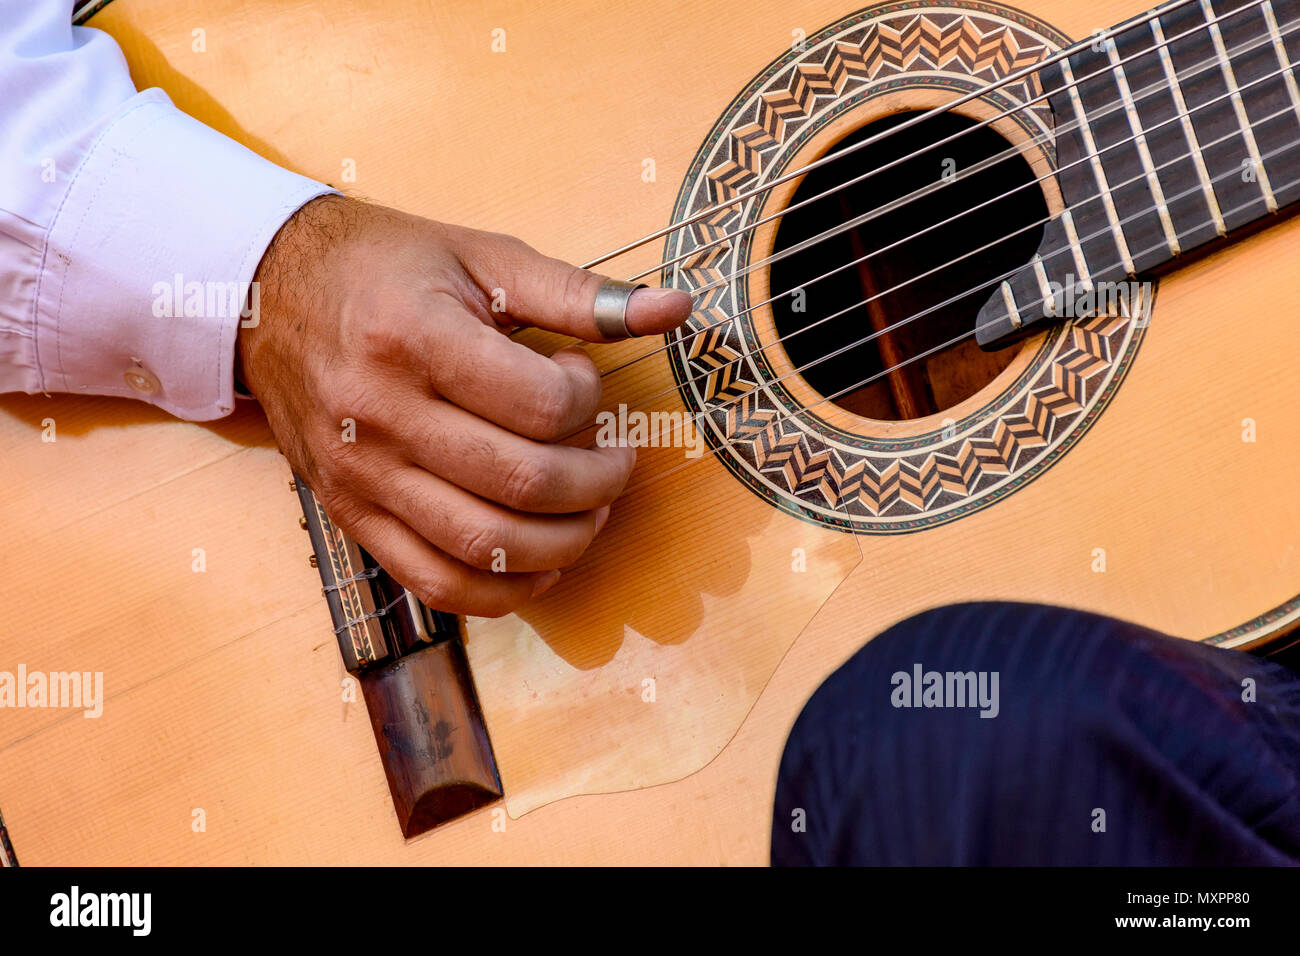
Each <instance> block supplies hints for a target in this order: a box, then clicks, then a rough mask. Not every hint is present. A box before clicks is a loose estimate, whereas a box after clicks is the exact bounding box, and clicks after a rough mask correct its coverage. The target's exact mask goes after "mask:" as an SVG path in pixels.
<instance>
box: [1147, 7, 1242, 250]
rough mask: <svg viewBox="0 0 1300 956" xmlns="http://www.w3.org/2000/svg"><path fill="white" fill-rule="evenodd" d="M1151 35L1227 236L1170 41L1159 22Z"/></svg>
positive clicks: (1213, 212)
mask: <svg viewBox="0 0 1300 956" xmlns="http://www.w3.org/2000/svg"><path fill="white" fill-rule="evenodd" d="M1151 32H1152V34H1153V35H1154V36H1155V38H1156V41H1157V44H1158V46H1157V49H1158V50H1159V56H1160V64H1161V66H1162V67H1163V68H1164V71H1165V77H1166V78H1167V79H1168V81H1169V92H1170V94H1171V95H1172V96H1173V99H1174V108H1175V109H1176V110H1177V111H1178V118H1179V119H1180V120H1181V121H1182V126H1183V135H1184V136H1186V137H1187V145H1188V146H1190V147H1191V148H1192V163H1193V164H1194V165H1195V166H1196V175H1197V176H1199V177H1200V180H1201V189H1202V192H1203V193H1204V194H1205V202H1206V204H1207V205H1208V206H1209V207H1210V218H1211V220H1212V221H1213V222H1214V228H1215V231H1217V232H1218V234H1219V235H1220V236H1226V235H1227V234H1228V226H1227V223H1225V222H1224V220H1223V213H1222V212H1221V211H1220V209H1219V199H1218V197H1217V196H1215V195H1214V187H1213V186H1212V185H1211V184H1210V172H1209V170H1208V169H1206V168H1205V158H1204V157H1203V156H1202V155H1201V144H1200V141H1199V139H1198V137H1197V135H1196V127H1194V126H1193V125H1192V117H1191V114H1190V113H1189V112H1188V109H1187V101H1186V100H1185V99H1184V98H1183V87H1182V84H1181V83H1180V82H1179V79H1178V72H1177V71H1176V70H1175V69H1174V61H1173V58H1172V57H1171V56H1170V55H1169V48H1168V46H1167V45H1166V44H1167V42H1168V41H1166V40H1165V31H1164V29H1163V28H1162V27H1161V26H1160V21H1159V20H1152V21H1151Z"/></svg>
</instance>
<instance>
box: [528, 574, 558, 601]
mask: <svg viewBox="0 0 1300 956" xmlns="http://www.w3.org/2000/svg"><path fill="white" fill-rule="evenodd" d="M558 580H560V572H559V571H547V572H546V573H545V574H543V575H542V576H541V577H540V578H538V579H537V583H536V584H534V585H533V597H537V596H538V595H541V594H545V593H546V592H547V591H549V590H550V589H551V588H553V587H555V582H556V581H558Z"/></svg>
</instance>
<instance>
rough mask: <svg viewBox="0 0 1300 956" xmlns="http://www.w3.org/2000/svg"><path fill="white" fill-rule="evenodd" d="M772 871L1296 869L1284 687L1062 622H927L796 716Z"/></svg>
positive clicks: (1113, 628) (776, 819)
mask: <svg viewBox="0 0 1300 956" xmlns="http://www.w3.org/2000/svg"><path fill="white" fill-rule="evenodd" d="M981 714H987V715H988V716H981ZM772 862H773V864H775V865H807V864H814V865H820V864H830V865H836V864H864V865H910V866H944V865H984V864H988V865H1057V864H1062V865H1205V864H1287V863H1291V864H1295V863H1300V675H1297V674H1295V673H1294V672H1292V671H1290V670H1288V669H1286V668H1284V667H1281V666H1280V665H1277V664H1272V663H1269V662H1267V661H1264V660H1261V659H1259V658H1257V657H1254V656H1252V655H1250V654H1246V653H1243V652H1240V651H1230V650H1222V649H1219V648H1215V647H1209V646H1204V645H1201V644H1197V643H1193V642H1190V641H1184V640H1179V639H1176V638H1172V637H1168V636H1166V635H1163V634H1158V633H1156V632H1154V631H1149V630H1147V629H1145V628H1141V627H1137V626H1135V625H1132V624H1126V623H1123V622H1121V621H1116V620H1112V619H1110V618H1105V617H1100V616H1097V615H1092V614H1084V613H1081V612H1077V611H1068V610H1064V609H1062V608H1053V607H1042V606H1038V605H1029V604H999V603H983V604H963V605H956V606H952V607H944V608H938V609H936V610H933V611H928V612H926V613H924V614H920V615H918V616H916V617H913V618H911V619H909V620H907V621H904V622H902V623H900V624H898V625H896V626H895V627H893V628H891V629H890V630H888V631H886V632H885V633H884V634H882V635H880V636H879V637H877V638H876V639H875V640H873V641H871V642H870V643H868V644H867V645H866V646H865V647H863V648H862V650H860V651H858V653H857V654H855V655H854V656H853V657H852V658H850V659H849V661H848V662H847V663H846V664H844V665H843V666H842V667H841V668H840V669H839V670H838V671H836V672H835V673H834V674H832V675H831V677H829V678H828V679H827V680H826V682H825V683H824V684H823V685H822V686H821V687H820V688H819V689H818V690H817V692H816V693H815V694H813V696H812V698H811V699H810V700H809V701H808V703H807V705H806V706H805V707H804V710H803V713H802V714H801V715H800V716H799V719H798V720H797V721H796V723H795V726H794V728H793V730H792V731H791V733H790V738H789V740H788V742H787V743H786V748H785V753H784V756H783V758H782V761H781V769H780V775H779V778H778V782H777V790H776V804H775V808H774V813H773V821H772Z"/></svg>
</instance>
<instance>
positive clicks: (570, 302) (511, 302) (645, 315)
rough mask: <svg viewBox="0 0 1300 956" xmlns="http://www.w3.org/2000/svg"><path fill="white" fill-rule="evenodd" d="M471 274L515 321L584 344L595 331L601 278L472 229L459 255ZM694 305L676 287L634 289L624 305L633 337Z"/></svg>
mask: <svg viewBox="0 0 1300 956" xmlns="http://www.w3.org/2000/svg"><path fill="white" fill-rule="evenodd" d="M461 261H462V263H463V264H464V265H465V267H466V269H467V270H468V271H469V273H470V275H471V277H472V278H473V279H474V281H475V282H476V283H477V284H478V285H479V287H480V288H481V289H483V291H484V292H485V293H486V294H487V295H488V296H489V298H492V299H493V301H494V302H496V301H501V302H502V305H503V306H504V308H505V311H506V314H507V315H509V316H510V319H511V320H512V321H513V322H514V323H515V324H516V325H531V326H535V327H537V328H540V329H546V330H548V331H550V332H560V333H563V334H565V335H572V336H574V337H575V338H580V339H585V340H586V341H588V342H605V341H608V340H607V339H605V338H604V337H603V336H602V335H601V334H600V333H599V332H598V331H597V330H596V319H595V315H594V312H595V307H596V292H597V291H598V290H599V289H600V286H601V283H603V282H604V281H605V279H606V277H605V276H602V275H599V274H597V273H595V272H588V271H587V270H585V269H579V268H578V267H577V266H574V265H570V264H569V263H567V262H564V261H563V260H560V259H553V258H551V257H550V256H544V255H542V254H541V253H540V252H538V251H537V250H535V249H533V248H532V247H531V246H529V245H528V244H526V243H524V242H521V241H520V240H518V239H514V238H512V237H510V236H501V235H495V234H491V233H478V234H477V236H476V237H475V241H474V242H472V243H471V244H470V249H469V254H468V255H464V256H462V258H461ZM693 308H694V300H693V299H692V298H691V296H690V294H689V293H686V292H683V291H681V290H680V289H637V290H636V291H635V292H633V293H632V295H631V297H630V298H629V299H628V303H627V327H628V329H629V330H630V331H631V332H632V334H633V335H661V334H663V333H664V332H670V331H672V330H673V329H675V328H677V326H679V325H681V324H682V323H683V322H685V321H686V320H687V319H688V318H689V317H690V314H691V311H692V309H693Z"/></svg>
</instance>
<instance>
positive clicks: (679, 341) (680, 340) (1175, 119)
mask: <svg viewBox="0 0 1300 956" xmlns="http://www.w3.org/2000/svg"><path fill="white" fill-rule="evenodd" d="M1287 27H1288V29H1287V30H1286V31H1283V33H1284V34H1289V33H1290V32H1292V29H1291V28H1300V19H1297V20H1294V21H1291V22H1290V23H1288V24H1287ZM1269 42H1271V41H1269ZM1297 65H1300V64H1297V63H1290V62H1289V63H1287V64H1286V65H1284V66H1281V67H1279V68H1278V69H1277V70H1274V71H1273V72H1271V73H1268V74H1266V75H1264V76H1261V77H1258V78H1256V79H1254V80H1251V81H1250V82H1248V83H1245V84H1242V85H1241V86H1240V87H1238V91H1244V90H1246V89H1249V88H1250V87H1252V86H1255V85H1256V84H1258V83H1263V82H1265V81H1268V80H1272V79H1276V78H1278V77H1281V76H1282V75H1283V74H1285V73H1288V72H1291V71H1292V70H1293V69H1294V68H1295V67H1296V66H1297ZM1233 95H1234V91H1232V90H1228V91H1227V92H1225V93H1223V94H1220V95H1219V96H1216V97H1214V98H1213V99H1210V100H1207V101H1206V102H1204V103H1201V104H1200V105H1198V106H1195V107H1192V108H1191V109H1189V110H1187V116H1188V117H1190V116H1191V115H1192V114H1194V113H1196V112H1197V111H1199V110H1202V109H1205V108H1206V107H1209V106H1213V105H1215V104H1217V103H1220V102H1222V101H1223V100H1225V99H1230V98H1232V96H1233ZM1135 102H1136V100H1135ZM1289 111H1290V110H1286V109H1284V110H1281V111H1279V112H1278V113H1275V114H1272V115H1270V116H1266V117H1264V118H1262V119H1260V120H1258V121H1257V122H1259V123H1263V122H1267V121H1268V120H1270V119H1273V118H1275V117H1276V116H1278V115H1281V114H1282V113H1286V112H1289ZM1182 120H1183V116H1182V115H1181V114H1176V115H1174V116H1172V117H1170V118H1169V119H1167V120H1163V121H1161V122H1159V123H1155V124H1152V125H1151V126H1147V127H1144V128H1143V130H1142V135H1143V136H1146V135H1147V134H1149V133H1150V132H1151V131H1152V130H1156V129H1159V128H1161V127H1163V126H1168V125H1170V124H1172V123H1181V122H1182ZM1235 135H1238V134H1237V133H1236V132H1234V133H1231V134H1229V137H1227V138H1231V136H1235ZM1224 138H1225V137H1220V138H1219V139H1218V140H1215V143H1218V142H1221V141H1222V140H1223V139H1224ZM1136 140H1137V137H1136V136H1130V137H1128V138H1127V139H1122V140H1118V141H1116V142H1114V143H1112V144H1110V145H1109V146H1106V147H1103V148H1102V149H1099V150H1097V151H1096V154H1095V155H1097V156H1098V157H1100V156H1101V154H1103V153H1106V152H1108V151H1110V150H1112V149H1115V148H1116V147H1119V146H1128V145H1131V144H1132V143H1134V142H1135V141H1136ZM1215 143H1199V144H1198V146H1199V150H1200V151H1204V149H1205V148H1206V147H1207V146H1210V145H1214V144H1215ZM1188 155H1190V154H1188ZM1188 155H1183V156H1178V157H1175V158H1174V159H1173V160H1168V161H1166V162H1164V163H1161V164H1160V165H1159V166H1158V167H1156V169H1157V170H1158V169H1163V168H1164V167H1165V166H1167V165H1169V164H1170V163H1172V162H1180V161H1182V160H1184V159H1186V158H1188ZM1091 161H1092V156H1091V155H1088V156H1084V157H1081V158H1080V159H1077V160H1075V161H1073V162H1071V163H1067V164H1065V165H1064V166H1061V167H1059V168H1057V169H1054V170H1052V171H1049V172H1047V173H1045V174H1044V175H1042V176H1039V177H1038V178H1036V179H1031V180H1028V181H1026V182H1024V183H1022V184H1020V185H1019V186H1016V187H1015V188H1014V189H1010V190H1007V191H1006V192H1003V193H1000V194H998V195H996V196H992V197H990V198H988V199H986V200H984V201H983V202H980V203H978V204H977V205H975V206H971V207H968V208H966V209H963V210H962V211H960V212H958V213H955V214H953V215H952V216H949V217H948V218H947V219H944V220H942V221H940V222H937V223H933V224H931V225H929V226H927V227H925V228H924V229H921V230H919V231H918V232H914V233H911V234H909V235H906V236H903V237H902V238H900V239H897V240H895V241H894V242H892V243H889V244H888V245H885V246H882V247H880V248H878V249H874V250H872V251H871V252H869V253H867V254H866V255H863V256H859V257H858V258H856V259H853V260H851V261H849V262H847V263H844V264H842V265H839V266H836V267H835V268H834V269H830V270H829V271H827V272H824V273H822V274H821V275H819V276H816V277H815V278H812V279H810V280H808V281H806V282H803V283H801V284H799V285H797V286H795V287H793V288H791V289H786V290H785V291H783V292H781V293H779V294H777V295H774V296H769V297H768V298H766V299H763V300H762V301H760V302H756V303H754V304H753V305H751V306H748V307H747V308H744V309H741V310H739V311H737V312H735V313H732V314H730V315H726V316H724V317H722V318H720V319H718V320H717V321H716V322H710V323H707V324H705V325H702V326H701V327H700V328H698V329H694V330H692V331H690V332H687V333H685V334H681V335H678V337H677V338H673V339H671V340H669V341H666V342H664V343H663V344H661V345H659V346H656V347H655V348H653V349H651V350H649V351H647V352H643V353H642V354H640V355H638V356H636V357H635V358H631V359H628V360H626V361H624V362H622V363H621V364H619V365H615V366H613V367H611V368H609V369H607V370H605V371H603V372H601V373H600V375H601V378H606V377H607V376H610V375H613V374H614V373H616V372H620V371H624V370H626V369H628V368H632V367H633V366H635V365H637V364H638V363H640V362H642V361H644V360H646V359H649V358H652V357H654V356H655V355H658V354H659V353H660V352H663V351H667V350H668V349H671V348H674V347H676V346H679V345H684V344H686V343H688V342H690V341H691V340H693V339H694V338H696V337H697V336H698V335H700V334H702V333H704V332H708V331H710V330H712V329H716V328H720V327H722V326H724V325H726V324H727V323H728V322H732V321H734V320H735V319H738V318H740V317H741V316H743V315H747V314H749V313H750V312H752V311H754V310H755V309H758V308H761V307H762V306H764V305H769V304H771V303H773V302H777V301H779V300H780V299H783V298H785V297H786V296H789V295H792V294H793V293H795V292H797V291H799V290H801V289H803V290H806V289H808V288H810V287H812V286H814V285H816V284H817V283H818V282H820V281H822V280H823V279H826V278H829V277H830V276H833V275H836V274H838V273H840V272H842V271H844V270H845V269H848V268H851V267H853V266H855V265H859V264H861V263H863V262H866V261H867V260H869V259H872V258H874V257H875V256H878V255H880V254H882V253H884V252H888V251H889V250H891V249H894V248H897V247H898V246H901V245H905V244H906V243H908V242H910V241H912V240H913V239H916V238H919V237H920V236H924V235H926V234H927V233H929V232H933V231H934V230H936V229H940V228H942V227H944V226H947V225H950V224H952V223H953V222H955V221H956V220H958V219H961V218H962V217H964V216H968V215H970V214H971V213H973V212H977V211H979V210H980V209H982V208H984V207H986V206H989V205H992V204H993V203H996V202H1000V201H1001V200H1003V199H1006V198H1007V197H1009V196H1012V195H1014V194H1015V193H1017V192H1020V191H1021V190H1024V189H1027V188H1029V187H1030V186H1034V185H1038V184H1040V183H1042V182H1045V181H1047V180H1049V179H1054V178H1057V177H1059V175H1060V174H1061V173H1063V172H1065V171H1066V170H1068V169H1071V168H1073V167H1075V166H1078V165H1081V164H1084V163H1090V162H1091ZM1144 178H1146V177H1145V174H1143V175H1139V176H1136V177H1133V178H1132V179H1128V180H1126V181H1125V182H1123V183H1120V184H1118V185H1117V186H1113V187H1112V188H1111V191H1112V192H1113V191H1114V190H1115V189H1118V188H1120V187H1122V186H1126V185H1129V184H1131V183H1133V182H1136V181H1138V180H1141V179H1144ZM908 198H909V197H908V196H904V197H900V199H899V200H894V201H893V202H891V203H889V204H886V206H885V207H878V209H881V210H886V211H892V209H888V207H890V206H893V207H894V208H897V206H896V205H895V204H899V203H902V202H903V201H904V200H907V199H908ZM1053 218H1054V217H1053V216H1050V215H1049V216H1046V217H1044V218H1042V219H1039V220H1037V221H1036V222H1032V223H1029V224H1028V225H1025V226H1022V227H1021V228H1019V229H1017V230H1015V231H1014V232H1011V233H1009V234H1007V235H1005V236H1002V237H1001V238H999V239H996V240H993V241H992V242H989V243H987V244H986V245H984V246H981V247H980V248H978V249H974V250H971V251H970V252H966V253H964V254H962V255H961V256H958V257H956V258H955V259H951V260H949V261H948V262H944V263H941V264H940V265H938V266H935V267H934V268H933V269H931V270H929V271H928V272H925V273H922V274H921V275H919V276H913V277H912V278H910V279H907V280H905V281H904V282H901V283H899V284H898V285H895V286H892V287H890V288H888V289H885V290H883V291H881V292H878V293H876V294H875V295H873V296H870V297H868V298H867V299H864V300H863V301H862V302H859V303H856V304H855V305H853V306H850V307H849V309H846V310H844V311H845V312H847V311H849V310H850V309H853V308H860V307H861V306H864V305H867V304H869V303H871V302H873V301H875V300H876V299H879V298H883V297H884V296H885V295H888V294H889V293H891V292H895V291H897V290H898V289H901V288H903V287H904V286H907V285H910V284H911V283H913V282H916V281H919V280H920V279H923V278H925V277H926V276H929V275H932V274H934V273H935V272H938V271H939V270H941V269H943V268H946V267H948V266H951V265H955V264H956V263H958V262H961V261H962V260H964V259H967V258H969V257H970V256H972V255H974V254H976V253H979V252H983V251H984V250H986V249H988V248H990V247H991V246H994V245H997V244H998V243H1000V242H1003V241H1005V240H1007V239H1010V238H1012V237H1013V236H1016V235H1019V234H1020V233H1022V232H1024V231H1026V230H1027V229H1032V228H1034V227H1036V226H1041V225H1044V224H1046V223H1048V222H1050V221H1051V220H1052V219H1053ZM834 229H835V234H838V232H840V231H843V230H840V229H839V227H838V226H837V227H834ZM829 232H830V230H828V231H827V232H823V233H820V234H818V235H817V236H814V237H811V239H815V240H817V241H820V240H821V239H822V238H823V237H827V235H828V233H829ZM814 244H815V243H814ZM804 248H808V244H807V243H806V242H805V243H801V244H800V245H798V246H796V247H793V248H792V249H790V250H783V251H782V252H781V253H778V254H775V255H772V256H768V257H767V258H765V259H762V260H760V261H758V262H755V263H750V264H749V265H747V266H745V267H743V268H741V269H738V270H736V271H735V272H733V273H732V274H731V275H729V276H726V277H723V278H722V279H719V280H715V281H714V282H712V283H709V284H708V285H706V286H704V287H702V288H701V289H698V290H695V292H694V294H695V295H697V296H698V295H699V294H701V293H702V292H705V291H710V290H712V289H714V288H717V287H719V286H720V285H722V284H725V283H726V282H728V281H731V280H732V279H735V278H739V277H741V276H744V275H748V274H749V273H750V272H752V271H754V270H755V269H757V268H761V267H762V266H764V265H770V264H771V263H773V262H779V261H781V260H782V259H784V258H785V257H786V256H787V255H790V254H793V253H795V252H798V251H802V249H804ZM841 314H843V313H842V312H841V313H836V315H835V316H828V317H827V318H824V319H820V320H818V321H817V322H813V323H811V324H810V325H805V326H802V327H800V328H798V329H795V330H794V331H793V332H790V333H788V334H787V335H785V336H783V337H781V338H779V339H777V340H776V341H775V342H772V343H768V345H767V346H764V348H767V347H770V346H771V345H775V344H776V343H777V342H784V341H787V340H788V339H792V338H794V337H795V336H797V335H799V334H800V333H801V332H805V331H808V330H809V329H813V328H816V327H817V326H819V325H821V324H823V323H824V322H826V321H828V320H829V319H831V318H836V317H838V316H839V315H841ZM733 361H735V360H733ZM709 374H712V373H709ZM656 397H658V396H651V398H656Z"/></svg>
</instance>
